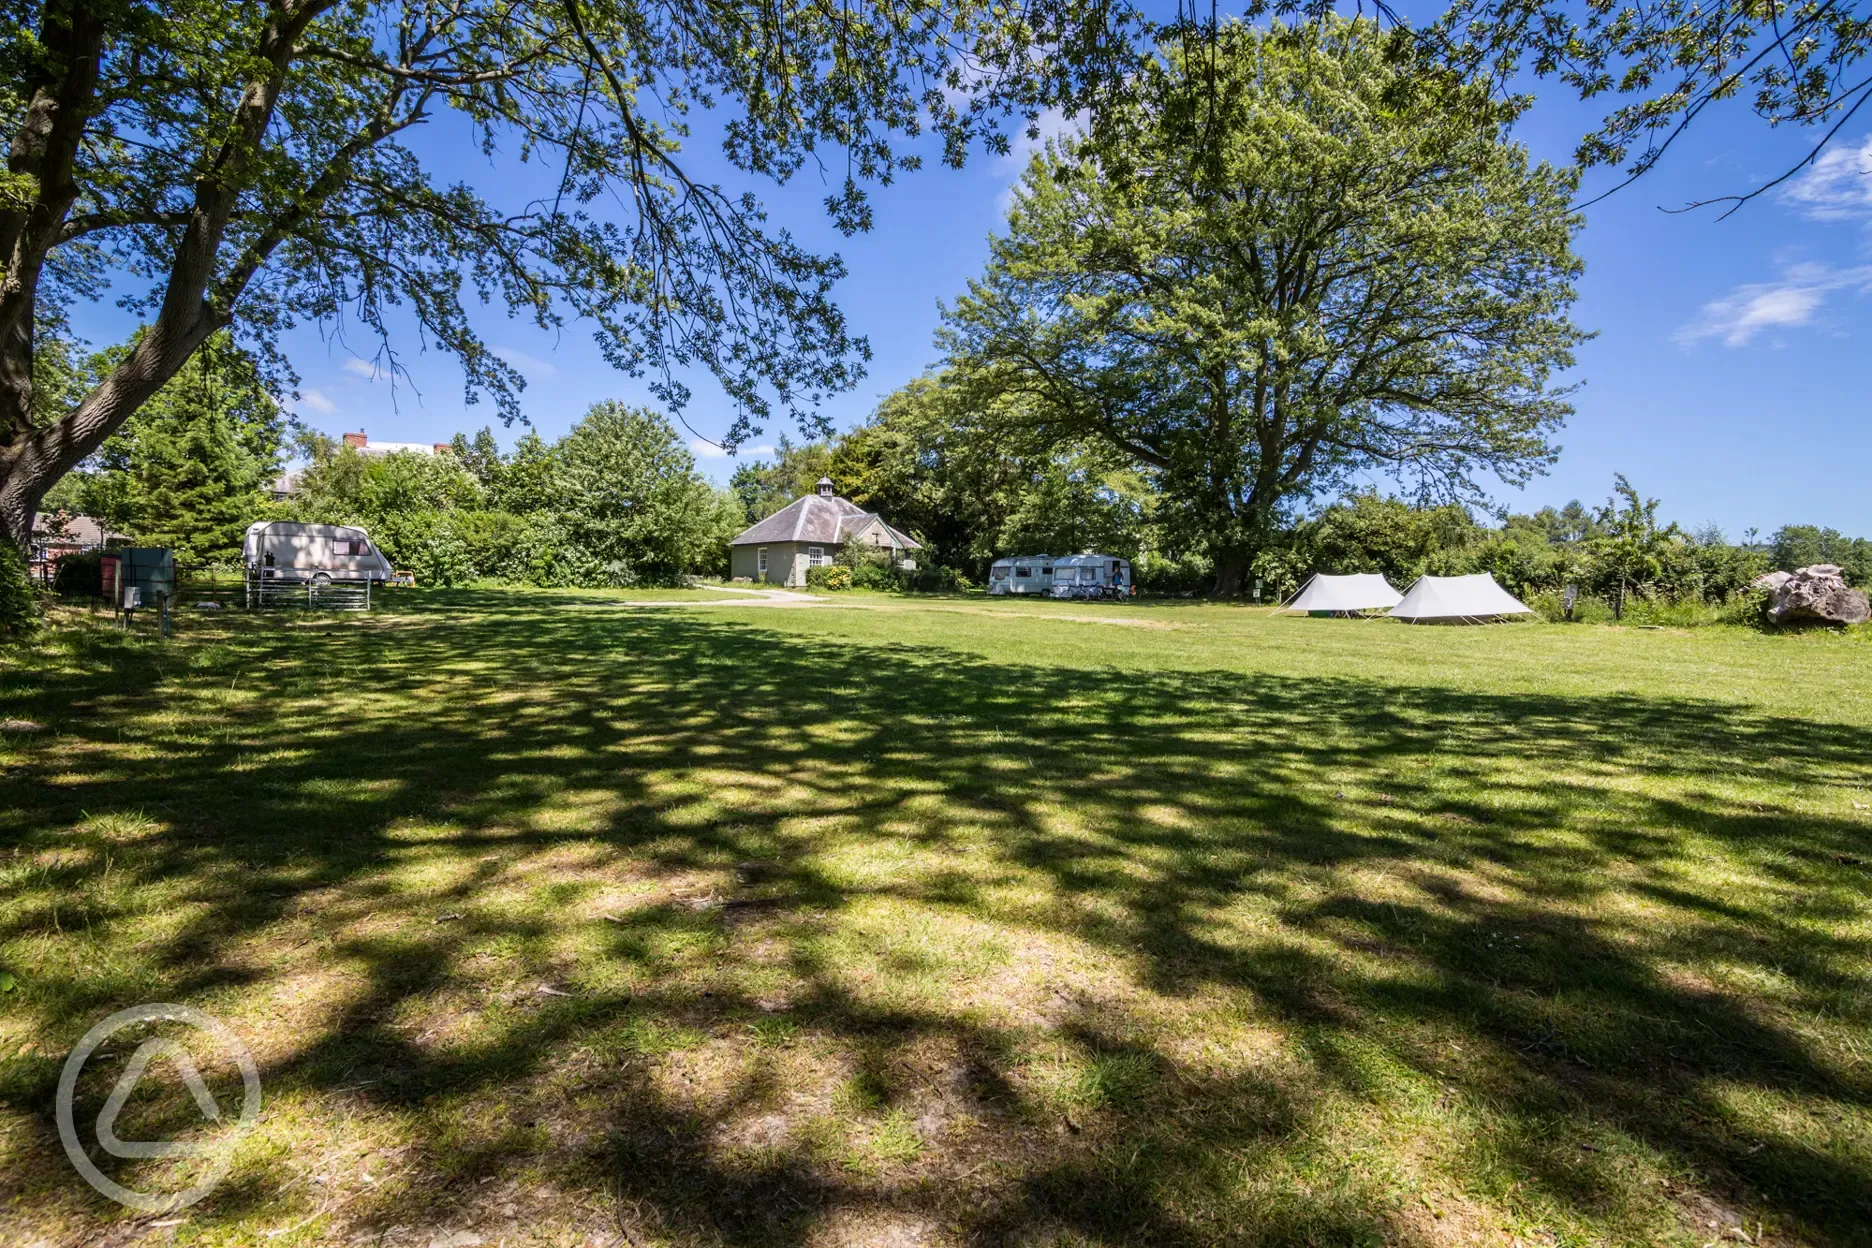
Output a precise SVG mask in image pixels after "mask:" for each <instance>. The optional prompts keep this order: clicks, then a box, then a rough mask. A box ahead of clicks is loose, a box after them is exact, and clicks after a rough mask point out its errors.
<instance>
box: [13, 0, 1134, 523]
mask: <svg viewBox="0 0 1872 1248" xmlns="http://www.w3.org/2000/svg"><path fill="white" fill-rule="evenodd" d="M1107 8H1108V6H1107V5H1105V4H1103V3H1101V2H1100V0H1027V3H1024V4H1015V5H1003V4H989V3H983V2H981V0H960V2H957V0H872V2H870V3H860V4H851V3H838V4H826V3H821V2H819V0H778V2H777V3H773V4H763V5H745V4H740V3H733V2H731V0H267V2H266V3H241V4H237V3H229V2H227V0H160V2H158V0H37V2H33V3H28V2H25V0H12V2H5V0H0V125H4V126H5V127H6V129H7V139H8V144H9V146H8V153H7V171H6V173H5V176H4V177H3V178H0V265H4V272H3V273H0V540H5V541H7V542H10V543H12V544H15V545H21V544H23V543H24V542H25V541H26V538H27V534H28V531H29V525H30V522H31V517H32V513H33V510H34V508H35V507H36V506H37V504H38V502H39V499H40V498H41V496H42V495H43V494H44V492H45V491H46V489H47V488H48V487H49V486H50V485H51V484H52V483H53V482H55V481H56V480H57V479H58V478H59V477H60V476H61V475H62V474H63V473H65V472H66V471H68V470H69V469H70V468H71V467H72V466H73V465H74V464H76V463H78V462H79V461H80V460H81V459H83V458H84V457H85V456H87V455H89V454H90V453H92V452H93V451H94V450H95V449H96V448H97V447H98V446H99V444H100V443H102V442H103V440H104V439H105V438H106V437H108V436H109V434H110V433H111V432H112V430H114V429H116V428H117V427H118V426H119V425H121V424H122V422H123V421H124V420H125V419H126V418H127V417H128V416H129V415H130V414H131V413H132V412H134V411H135V410H136V409H137V407H138V406H139V405H140V404H141V403H143V402H144V400H146V399H148V398H149V397H150V396H151V395H152V394H154V393H155V392H156V391H157V390H158V389H159V388H160V387H161V386H162V385H163V383H164V382H166V381H167V380H169V379H170V378H171V377H173V376H174V375H175V374H176V372H177V371H178V370H179V369H180V368H181V367H182V365H183V363H184V362H185V361H186V360H188V358H189V357H190V356H191V354H193V353H194V352H195V351H196V350H197V349H199V348H200V347H201V345H202V344H203V343H205V342H207V341H208V340H209V339H210V337H211V336H212V335H214V334H216V333H217V332H219V331H222V330H224V329H232V330H233V331H234V333H235V334H236V335H237V336H238V337H239V338H240V339H241V340H242V341H243V342H245V343H247V344H249V345H252V346H254V347H257V348H259V349H260V350H261V351H262V352H265V351H266V350H267V349H268V348H269V347H271V346H272V345H273V344H275V343H276V341H277V337H278V335H279V333H280V332H281V331H282V330H285V329H287V328H289V327H291V326H293V325H295V324H301V323H305V322H320V323H323V324H325V325H326V326H330V327H335V326H339V325H341V324H352V325H359V324H361V325H362V326H363V327H364V328H365V329H366V330H367V331H370V332H373V333H376V334H380V335H381V334H383V333H384V331H385V330H386V327H387V325H388V324H389V323H391V321H393V320H394V317H393V316H392V314H391V309H392V308H393V307H396V306H400V307H401V308H402V309H403V310H404V311H405V312H406V313H407V314H408V315H409V316H410V317H413V319H414V321H415V322H416V323H417V325H418V326H419V327H420V335H421V338H422V340H423V342H424V344H425V345H430V346H435V347H439V348H440V349H442V350H444V351H447V352H450V353H452V354H453V355H454V356H456V357H458V358H459V360H460V361H461V364H462V367H463V369H464V371H465V374H466V380H467V388H468V392H469V396H470V398H475V397H481V396H487V397H491V398H492V399H493V400H494V401H495V402H496V403H497V404H498V405H500V406H501V407H502V408H503V409H504V410H505V411H506V413H507V414H509V415H511V414H513V413H514V412H515V411H516V410H517V409H516V406H515V403H516V400H515V395H516V392H517V390H518V389H519V386H520V384H521V379H520V378H519V377H518V375H517V374H515V373H514V372H513V370H512V369H510V368H509V367H507V366H506V365H504V364H503V363H502V362H501V361H500V360H499V359H498V358H496V357H494V356H493V355H492V354H491V353H490V352H489V350H488V349H487V347H486V345H485V344H484V343H483V340H482V338H481V337H480V335H479V334H478V333H477V332H476V329H475V327H474V325H473V323H472V320H471V317H470V309H471V307H472V306H473V305H474V304H475V302H476V301H477V300H485V301H489V302H492V303H494V304H495V305H497V306H500V305H504V307H505V308H506V309H507V310H510V311H512V312H515V313H518V314H520V315H524V316H526V317H528V318H530V319H531V320H533V321H535V322H537V323H538V324H540V325H542V326H546V327H554V326H558V325H560V324H563V323H566V322H567V321H569V320H572V319H575V318H576V319H582V320H584V321H585V322H587V323H588V324H590V325H591V326H593V327H594V328H595V330H596V333H597V336H598V340H599V343H600V345H601V346H602V348H603V350H604V352H605V354H606V355H607V356H608V357H609V358H610V360H611V361H612V362H613V363H615V364H616V365H617V366H618V367H619V368H621V369H623V370H626V371H627V372H631V373H638V372H648V373H650V374H651V375H652V377H653V378H654V379H656V381H657V386H656V388H657V389H658V391H659V393H660V394H661V395H662V397H664V398H665V399H666V400H667V401H669V402H672V403H677V402H680V400H681V399H682V398H683V397H684V392H683V390H682V387H681V384H680V374H681V373H682V372H683V371H684V370H687V369H706V370H709V371H712V372H713V373H714V375H715V376H716V377H717V378H719V379H720V380H721V382H722V384H723V385H724V386H725V388H726V389H727V392H728V394H729V395H730V396H731V398H732V399H733V401H734V402H735V403H736V404H737V406H738V409H739V410H740V411H741V412H742V414H743V420H742V423H741V424H740V425H739V426H737V428H736V429H735V430H734V431H733V432H732V433H731V435H730V436H731V438H735V437H740V436H745V435H746V434H747V433H748V432H750V431H751V429H752V428H753V427H755V426H756V425H757V424H758V423H759V422H760V420H761V419H762V418H763V417H764V416H766V415H767V414H768V413H769V412H770V411H772V410H774V409H775V408H776V407H777V408H780V409H784V410H787V411H791V412H793V413H794V414H796V415H802V414H803V413H804V411H805V410H807V409H810V406H811V403H812V401H813V399H814V398H815V397H816V396H817V395H819V394H822V393H824V392H826V391H830V390H836V389H839V388H842V387H844V386H847V385H849V384H850V383H851V381H852V380H853V379H854V378H855V377H856V376H857V374H858V370H859V369H860V368H861V367H862V362H863V359H864V356H865V354H866V351H865V346H864V342H863V340H862V338H860V337H857V336H855V335H853V334H852V333H851V332H850V331H849V330H848V327H847V325H846V322H845V320H844V319H843V317H842V316H841V315H840V314H839V311H838V309H837V308H836V307H835V306H834V304H833V303H832V301H831V299H830V297H829V289H830V286H831V284H832V283H833V282H834V280H835V279H836V278H837V277H838V276H839V274H840V272H841V268H840V265H839V262H838V260H837V258H836V257H833V256H824V255H816V254H814V253H812V252H811V251H809V250H806V249H804V248H802V247H800V246H799V245H797V244H796V243H795V242H794V241H793V240H792V239H791V238H790V237H789V236H788V235H787V234H786V233H785V232H784V231H778V230H774V229H771V228H770V227H769V226H768V225H767V224H766V222H765V220H764V217H763V214H762V212H761V209H760V206H759V205H758V203H757V202H756V201H755V200H754V199H753V198H752V197H751V196H748V195H745V194H735V193H732V192H730V191H726V190H724V189H722V188H721V187H720V186H718V185H716V184H714V183H710V182H708V181H705V180H703V179H700V178H698V177H696V176H694V175H693V174H692V173H691V172H690V166H689V164H688V163H687V160H686V157H685V155H684V153H683V152H682V150H681V148H680V140H681V139H682V138H683V137H684V135H685V133H686V123H685V120H684V118H685V116H687V115H689V114H691V113H692V112H694V113H698V114H705V115H706V116H707V118H708V121H709V124H710V125H711V126H720V127H721V133H722V142H723V145H724V149H725V152H726V155H727V157H728V158H729V160H730V161H732V162H733V163H734V164H735V165H737V166H738V167H739V168H740V169H742V170H745V171H747V172H748V173H750V174H756V175H763V176H766V177H770V178H775V179H782V180H784V179H786V178H788V177H790V176H792V175H793V174H795V173H796V172H799V171H800V170H801V169H802V168H805V169H807V170H809V171H810V172H812V173H815V174H817V175H819V176H821V177H823V178H824V180H825V182H826V185H827V187H828V191H829V194H828V196H827V199H826V204H827V209H828V211H829V212H830V213H831V214H832V217H833V219H834V221H835V222H836V223H837V224H838V226H839V227H840V228H842V229H844V230H847V231H850V230H856V229H862V228H864V227H865V226H866V225H867V224H868V222H869V210H868V207H867V204H866V197H865V188H866V186H867V185H868V184H872V183H877V182H881V181H888V180H889V179H890V178H891V177H892V176H893V175H895V174H896V173H897V172H899V171H900V170H903V169H906V168H908V167H910V166H913V165H914V164H915V163H916V148H915V144H916V141H917V140H916V136H918V135H920V134H927V133H928V132H930V131H932V130H933V131H934V132H935V133H936V134H938V135H939V136H940V140H941V149H942V151H943V154H944V157H945V158H946V159H948V160H951V161H957V162H959V161H960V160H961V159H962V157H963V154H964V152H965V151H966V150H967V148H968V147H969V145H970V144H971V143H972V142H973V141H975V140H977V139H979V138H981V137H982V136H983V135H984V134H986V135H987V136H988V141H989V142H990V143H993V144H996V145H1000V146H1004V145H1005V138H1004V137H1002V136H1001V135H1000V134H999V133H998V132H997V131H996V122H995V121H994V119H995V118H997V117H1001V116H1006V115H1008V114H1009V113H1010V112H1012V113H1013V114H1014V115H1016V116H1019V115H1025V116H1027V117H1032V116H1033V115H1034V114H1035V113H1037V112H1038V111H1039V110H1040V109H1043V108H1046V107H1050V106H1054V105H1059V104H1062V103H1064V104H1066V105H1068V106H1071V105H1072V104H1075V103H1083V102H1084V100H1085V93H1086V91H1087V90H1089V89H1090V87H1091V86H1092V85H1094V84H1097V83H1098V82H1101V81H1111V80H1112V79H1113V74H1112V73H1111V72H1110V70H1111V66H1112V64H1113V63H1114V61H1115V62H1116V63H1118V64H1122V63H1123V61H1124V58H1125V56H1126V55H1127V51H1126V50H1127V48H1128V47H1129V46H1130V40H1129V35H1128V31H1127V29H1126V24H1125V23H1126V19H1125V18H1124V17H1123V16H1122V15H1120V16H1113V15H1112V14H1110V13H1108V12H1107ZM425 126H429V127H434V128H435V129H436V131H437V133H436V134H435V135H434V136H433V137H432V138H431V139H430V140H428V141H427V143H426V144H419V143H415V142H413V141H412V139H413V136H415V135H416V134H417V133H418V132H419V131H420V130H421V128H423V127H425ZM442 145H454V146H456V147H458V148H459V149H461V150H464V151H467V152H474V151H476V150H477V149H484V150H485V151H486V152H488V153H490V154H498V159H500V160H505V161H508V162H513V161H524V162H525V163H526V166H527V168H528V169H529V170H531V171H532V172H530V173H529V174H528V175H527V176H525V177H523V178H520V179H516V180H513V185H502V186H499V187H497V188H496V192H497V193H494V194H491V195H490V194H484V193H483V192H482V191H481V190H478V189H477V188H475V187H471V186H468V185H463V184H447V183H445V182H443V181H441V180H439V179H438V178H437V177H436V176H435V175H434V173H433V170H432V169H431V167H430V165H429V163H427V162H426V160H425V155H424V153H425V152H427V153H430V154H433V153H434V151H435V150H436V149H437V147H438V146H442ZM105 293H109V294H111V295H114V296H117V297H119V298H121V299H123V300H125V301H126V302H127V303H128V304H129V306H131V307H132V308H133V309H135V310H136V311H138V312H140V313H141V314H142V315H143V317H144V318H146V326H147V329H146V332H144V333H142V334H141V335H140V336H139V337H138V339H137V340H136V343H135V345H134V347H133V348H132V349H131V350H130V351H129V352H127V353H126V354H125V355H124V357H123V358H122V360H121V361H120V362H119V363H118V364H117V365H116V367H114V368H113V369H111V370H110V372H109V373H108V374H107V375H105V376H104V377H103V378H102V379H101V380H99V381H98V383H97V384H96V385H95V386H92V387H90V388H88V389H87V390H85V391H84V392H83V393H82V394H79V395H77V396H75V397H74V398H73V399H72V400H71V401H70V402H69V403H67V402H48V401H47V398H46V395H44V394H42V393H39V392H37V390H36V387H35V368H34V363H35V354H36V348H37V347H39V346H40V345H41V341H42V339H43V338H45V337H46V336H47V331H48V329H49V328H56V327H57V326H58V325H60V324H61V323H62V321H61V319H60V318H61V316H62V314H63V312H64V310H65V309H66V308H67V307H68V306H69V305H70V304H71V303H72V301H73V300H77V299H83V298H87V297H95V296H98V295H100V294H105ZM395 345H396V344H394V343H391V342H390V341H389V340H388V339H387V338H385V339H383V346H382V348H381V349H382V350H383V351H384V355H383V357H382V358H383V360H384V362H386V363H388V364H389V365H391V366H392V367H393V368H394V367H395V353H394V351H393V350H390V348H391V347H394V346H395ZM272 358H273V361H274V364H275V367H276V370H277V371H278V373H279V375H281V376H282V377H284V378H285V380H287V381H290V374H289V370H285V369H284V368H283V367H282V365H283V362H282V361H280V360H279V358H278V356H277V354H275V355H274V356H273V357H272Z"/></svg>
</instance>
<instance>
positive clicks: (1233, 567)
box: [1215, 550, 1248, 598]
mask: <svg viewBox="0 0 1872 1248" xmlns="http://www.w3.org/2000/svg"><path fill="white" fill-rule="evenodd" d="M1215 573H1216V579H1215V596H1216V597H1217V598H1234V597H1237V596H1239V595H1240V594H1241V592H1242V582H1243V581H1244V580H1246V579H1247V577H1248V554H1247V552H1246V551H1241V550H1224V551H1221V552H1218V553H1217V555H1216V561H1215Z"/></svg>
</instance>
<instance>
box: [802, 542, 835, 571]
mask: <svg viewBox="0 0 1872 1248" xmlns="http://www.w3.org/2000/svg"><path fill="white" fill-rule="evenodd" d="M830 562H832V561H831V560H830V559H827V558H826V557H825V547H823V546H808V547H807V548H806V566H807V567H809V568H823V567H825V565H826V564H828V563H830Z"/></svg>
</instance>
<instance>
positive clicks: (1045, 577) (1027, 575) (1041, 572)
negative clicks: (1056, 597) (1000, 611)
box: [988, 555, 1053, 594]
mask: <svg viewBox="0 0 1872 1248" xmlns="http://www.w3.org/2000/svg"><path fill="white" fill-rule="evenodd" d="M1052 588H1053V556H1052V555H1016V556H1015V557H1014V558H1012V559H997V560H995V561H994V565H993V566H992V567H990V568H989V569H988V592H989V593H991V594H1044V593H1047V592H1048V591H1049V590H1051V589H1052Z"/></svg>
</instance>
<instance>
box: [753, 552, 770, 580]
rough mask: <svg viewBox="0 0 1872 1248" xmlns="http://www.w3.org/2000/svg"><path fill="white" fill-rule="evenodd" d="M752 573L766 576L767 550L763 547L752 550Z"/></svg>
mask: <svg viewBox="0 0 1872 1248" xmlns="http://www.w3.org/2000/svg"><path fill="white" fill-rule="evenodd" d="M754 571H755V572H757V573H759V574H760V575H761V576H766V575H767V548H766V547H765V546H757V547H755V548H754Z"/></svg>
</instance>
